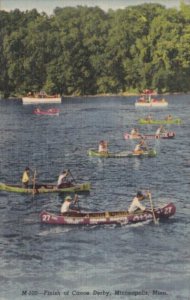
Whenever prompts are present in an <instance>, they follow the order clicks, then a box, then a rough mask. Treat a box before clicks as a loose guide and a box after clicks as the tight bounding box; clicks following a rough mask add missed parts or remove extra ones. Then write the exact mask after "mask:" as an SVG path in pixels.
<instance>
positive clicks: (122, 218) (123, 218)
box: [40, 203, 176, 225]
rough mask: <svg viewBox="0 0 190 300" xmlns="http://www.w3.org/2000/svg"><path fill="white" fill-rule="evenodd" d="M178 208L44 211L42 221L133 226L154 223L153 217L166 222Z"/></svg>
mask: <svg viewBox="0 0 190 300" xmlns="http://www.w3.org/2000/svg"><path fill="white" fill-rule="evenodd" d="M175 212H176V207H175V205H174V204H173V203H168V204H166V205H164V206H162V207H158V208H155V209H154V214H153V213H152V211H151V210H147V211H144V212H142V211H140V210H138V211H137V212H135V213H129V212H128V211H105V212H67V213H64V214H62V215H57V214H53V213H49V212H46V211H42V212H41V214H40V220H41V222H42V223H45V224H52V225H53V224H54V225H103V224H132V223H137V222H143V221H148V220H150V221H152V220H153V215H155V218H156V219H159V220H165V219H168V218H169V217H171V216H173V215H174V214H175Z"/></svg>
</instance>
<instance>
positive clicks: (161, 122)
mask: <svg viewBox="0 0 190 300" xmlns="http://www.w3.org/2000/svg"><path fill="white" fill-rule="evenodd" d="M138 123H139V124H142V125H144V124H153V125H154V124H181V123H182V121H181V119H179V118H176V119H172V120H146V119H139V121H138Z"/></svg>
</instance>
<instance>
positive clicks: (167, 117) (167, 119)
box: [165, 115, 173, 121]
mask: <svg viewBox="0 0 190 300" xmlns="http://www.w3.org/2000/svg"><path fill="white" fill-rule="evenodd" d="M165 120H166V121H169V120H173V117H172V115H167V116H166V118H165Z"/></svg>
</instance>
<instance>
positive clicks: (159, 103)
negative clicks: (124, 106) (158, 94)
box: [135, 99, 168, 107]
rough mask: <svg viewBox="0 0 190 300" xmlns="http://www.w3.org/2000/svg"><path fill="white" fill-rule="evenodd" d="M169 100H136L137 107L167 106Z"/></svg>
mask: <svg viewBox="0 0 190 300" xmlns="http://www.w3.org/2000/svg"><path fill="white" fill-rule="evenodd" d="M167 106H168V102H167V101H166V100H164V99H163V100H156V99H152V100H151V101H150V102H149V101H139V100H137V101H136V102H135V107H167Z"/></svg>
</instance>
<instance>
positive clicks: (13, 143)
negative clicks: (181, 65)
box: [0, 95, 190, 300]
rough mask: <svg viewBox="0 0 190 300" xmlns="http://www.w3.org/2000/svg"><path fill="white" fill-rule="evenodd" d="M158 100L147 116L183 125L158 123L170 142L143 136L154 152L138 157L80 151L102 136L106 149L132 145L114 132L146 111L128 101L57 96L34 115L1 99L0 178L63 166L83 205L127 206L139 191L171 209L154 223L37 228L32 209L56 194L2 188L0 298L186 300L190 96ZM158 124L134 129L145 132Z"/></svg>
mask: <svg viewBox="0 0 190 300" xmlns="http://www.w3.org/2000/svg"><path fill="white" fill-rule="evenodd" d="M166 99H167V100H168V101H169V106H168V108H167V109H154V110H153V109H152V110H148V112H150V111H151V113H152V115H153V116H154V117H155V118H157V119H161V118H164V117H165V116H166V115H167V114H172V115H174V116H176V117H179V118H181V119H182V120H183V123H182V125H180V126H179V125H167V126H166V128H167V129H168V130H171V131H175V132H176V138H175V139H173V140H150V141H148V142H149V145H150V146H152V147H155V148H156V150H157V152H158V155H157V157H155V158H143V159H139V158H121V159H99V158H90V157H88V156H87V154H86V153H87V150H88V149H89V148H93V147H95V148H96V147H97V145H98V142H99V141H100V140H101V139H105V140H107V141H108V142H109V149H110V151H123V150H133V149H134V146H135V145H136V142H135V141H126V140H124V138H123V134H124V133H125V132H126V131H129V130H130V129H131V128H132V127H134V126H135V127H137V120H138V119H139V118H140V117H143V116H145V115H146V114H147V113H148V112H147V109H146V110H145V109H136V108H135V106H134V102H135V97H128V98H126V97H105V98H102V97H94V98H93V97H91V98H90V97H86V98H68V99H67V98H66V99H63V101H62V104H60V105H52V106H51V107H55V106H56V107H59V108H60V110H61V112H60V115H59V116H37V115H34V114H32V111H33V109H34V106H32V105H29V106H23V105H22V103H21V102H19V101H17V100H9V101H7V100H1V101H0V135H1V138H0V181H1V182H9V183H11V182H12V183H19V182H20V180H21V174H22V171H23V169H24V168H25V167H26V166H30V168H31V169H33V170H34V169H36V170H37V179H38V180H39V181H40V182H42V181H46V182H55V181H56V180H57V176H58V174H59V173H60V172H61V171H62V170H63V169H70V170H71V171H72V174H73V176H74V177H75V179H76V180H77V181H78V182H82V181H90V182H91V183H92V190H91V192H90V194H89V195H88V194H84V195H80V196H79V199H80V202H79V203H80V206H81V207H83V208H86V209H88V210H92V211H94V210H95V211H103V210H124V209H127V208H128V206H129V204H130V202H131V200H132V198H133V197H134V195H135V193H136V192H137V191H138V190H146V189H150V190H151V191H152V199H153V201H154V205H155V206H157V205H160V204H163V203H167V202H170V201H172V202H173V203H174V204H175V205H176V209H177V211H176V214H175V216H173V217H172V218H171V219H169V220H168V221H167V222H164V223H160V224H159V226H156V225H154V224H153V223H145V224H140V225H130V226H129V225H123V226H93V227H79V226H76V227H69V226H49V225H42V224H40V220H39V214H40V212H41V211H42V210H48V211H53V212H59V210H60V206H61V204H62V202H63V196H60V195H53V194H44V195H43V194H40V195H35V196H32V195H22V194H16V193H7V192H4V191H1V192H0V212H1V218H0V253H1V255H0V266H1V268H0V282H1V286H0V299H1V300H13V299H15V300H20V299H38V300H39V299H40V300H41V299H53V300H54V299H55V300H57V299H60V300H62V299H76V300H78V299H80V300H83V299H88V300H91V299H99V300H102V299H111V300H112V299H113V300H115V299H127V300H128V299H129V300H131V299H138V300H144V299H155V300H157V299H162V300H163V299H167V300H173V299H186V300H187V299H190V288H189V282H190V253H189V247H190V227H189V222H190V221H189V220H190V203H189V191H190V189H189V187H190V185H189V184H190V156H189V148H190V147H189V146H190V142H189V141H190V131H189V126H190V117H189V116H190V95H169V96H166ZM45 107H46V106H45ZM47 107H50V106H47ZM157 127H158V126H155V125H154V126H153V125H138V128H139V129H140V130H141V131H142V132H143V133H149V134H150V133H154V132H155V130H156V128H157ZM146 204H147V205H148V203H146ZM118 291H119V292H118ZM98 293H100V294H98ZM106 293H108V294H107V296H106ZM121 293H123V295H121Z"/></svg>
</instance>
